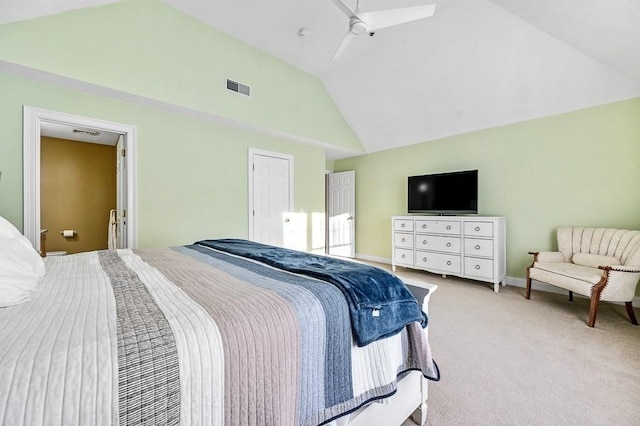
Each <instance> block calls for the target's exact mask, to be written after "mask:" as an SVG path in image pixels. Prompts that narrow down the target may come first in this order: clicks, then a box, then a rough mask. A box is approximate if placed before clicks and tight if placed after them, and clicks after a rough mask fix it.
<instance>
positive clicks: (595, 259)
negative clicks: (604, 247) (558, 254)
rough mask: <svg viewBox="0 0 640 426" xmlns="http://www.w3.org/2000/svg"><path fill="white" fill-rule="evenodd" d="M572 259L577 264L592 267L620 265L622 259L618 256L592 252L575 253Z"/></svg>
mask: <svg viewBox="0 0 640 426" xmlns="http://www.w3.org/2000/svg"><path fill="white" fill-rule="evenodd" d="M572 260H573V263H575V264H576V265H582V266H591V267H592V268H597V267H598V266H617V265H620V261H619V260H618V258H616V257H612V256H602V255H599V254H590V253H576V254H574V255H573V259H572Z"/></svg>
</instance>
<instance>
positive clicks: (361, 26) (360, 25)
mask: <svg viewBox="0 0 640 426" xmlns="http://www.w3.org/2000/svg"><path fill="white" fill-rule="evenodd" d="M349 31H350V32H351V34H353V35H360V34H364V33H366V32H367V24H365V23H364V22H362V21H361V20H360V19H358V18H356V17H355V16H352V17H351V19H350V20H349Z"/></svg>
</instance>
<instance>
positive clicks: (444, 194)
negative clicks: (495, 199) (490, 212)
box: [407, 170, 478, 214]
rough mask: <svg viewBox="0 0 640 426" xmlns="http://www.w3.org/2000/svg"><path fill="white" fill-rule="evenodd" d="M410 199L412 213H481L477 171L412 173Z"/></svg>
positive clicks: (409, 187)
mask: <svg viewBox="0 0 640 426" xmlns="http://www.w3.org/2000/svg"><path fill="white" fill-rule="evenodd" d="M407 201H408V208H407V210H408V212H409V213H436V214H470V213H473V214H475V213H478V171H477V170H466V171H462V172H452V173H439V174H431V175H423V176H409V178H408V197H407Z"/></svg>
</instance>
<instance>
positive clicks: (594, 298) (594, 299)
mask: <svg viewBox="0 0 640 426" xmlns="http://www.w3.org/2000/svg"><path fill="white" fill-rule="evenodd" d="M598 303H600V294H592V295H591V305H590V306H589V323H588V324H589V327H594V326H595V325H596V314H597V313H598Z"/></svg>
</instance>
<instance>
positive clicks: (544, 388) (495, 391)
mask: <svg viewBox="0 0 640 426" xmlns="http://www.w3.org/2000/svg"><path fill="white" fill-rule="evenodd" d="M378 266H381V265H378ZM398 275H400V276H401V277H402V276H404V277H407V278H411V279H419V280H422V281H425V282H431V283H434V284H438V286H439V288H438V290H437V291H436V292H435V293H434V294H433V296H432V298H431V302H430V305H429V306H430V312H429V319H430V321H429V324H430V326H429V329H430V332H429V333H430V335H429V337H430V342H431V348H432V350H433V354H434V358H435V360H436V362H437V363H438V365H439V366H440V370H441V373H442V379H441V381H440V382H435V383H434V382H431V383H430V387H429V425H437V426H442V425H445V426H454V425H640V326H633V325H631V323H630V322H629V319H628V317H627V314H626V311H625V309H624V306H621V305H614V304H610V303H602V304H601V306H600V310H599V312H598V318H597V321H596V327H595V328H589V327H587V325H586V320H587V314H588V308H589V306H588V301H587V300H586V299H578V298H576V301H575V302H573V303H571V302H569V301H568V300H567V297H566V296H563V295H558V294H551V293H545V292H539V291H533V292H532V297H531V300H526V299H525V298H524V289H522V288H518V287H511V286H507V287H501V289H500V293H499V294H496V293H494V292H493V291H492V285H490V284H488V283H481V282H477V281H469V280H463V279H458V278H455V277H448V278H446V279H443V278H441V277H440V276H439V275H434V274H429V273H426V272H415V271H410V270H399V271H398ZM416 293H418V294H417V296H420V290H416ZM636 316H637V317H638V318H640V311H639V310H638V309H636ZM405 424H412V423H411V422H407V423H405Z"/></svg>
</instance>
